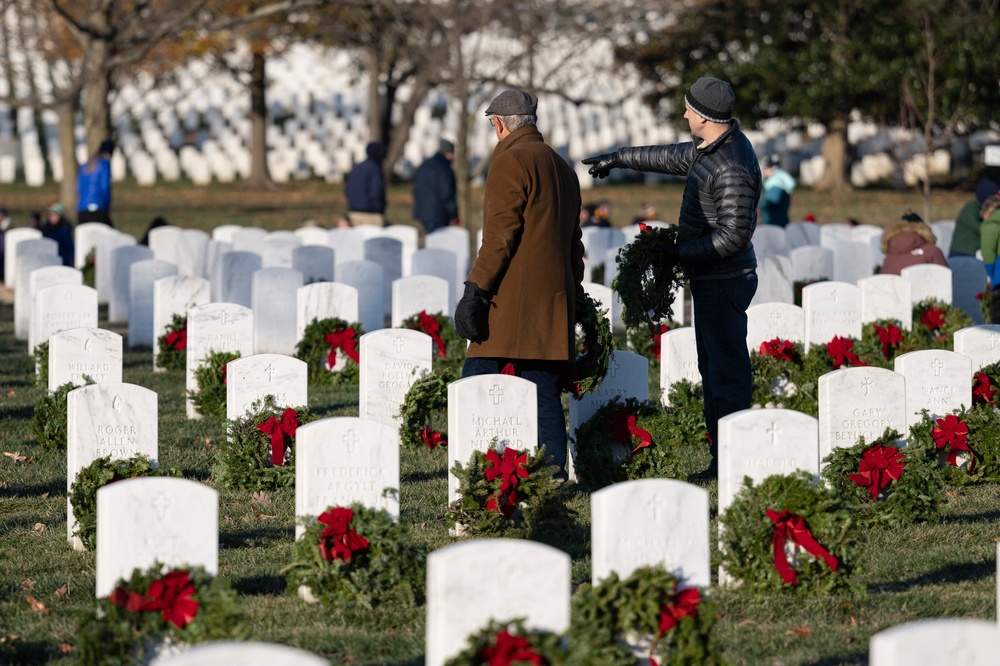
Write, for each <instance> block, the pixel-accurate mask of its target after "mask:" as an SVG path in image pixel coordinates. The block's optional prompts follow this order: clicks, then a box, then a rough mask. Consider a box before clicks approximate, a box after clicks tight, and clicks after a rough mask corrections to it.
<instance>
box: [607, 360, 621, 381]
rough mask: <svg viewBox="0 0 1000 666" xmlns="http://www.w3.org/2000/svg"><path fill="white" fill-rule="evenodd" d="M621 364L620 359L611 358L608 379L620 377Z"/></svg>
mask: <svg viewBox="0 0 1000 666" xmlns="http://www.w3.org/2000/svg"><path fill="white" fill-rule="evenodd" d="M621 367H622V366H621V364H620V363H619V362H618V359H616V358H614V357H613V356H612V357H611V361H610V362H609V363H608V377H611V378H614V377H617V376H618V369H619V368H621Z"/></svg>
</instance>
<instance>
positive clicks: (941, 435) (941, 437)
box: [931, 414, 976, 472]
mask: <svg viewBox="0 0 1000 666" xmlns="http://www.w3.org/2000/svg"><path fill="white" fill-rule="evenodd" d="M931 436H932V437H934V443H935V444H936V445H937V447H938V448H939V449H940V448H943V447H944V446H946V445H947V446H948V464H949V465H953V466H955V467H958V454H959V452H960V451H966V452H968V454H969V461H970V463H969V471H970V472H971V471H972V469H973V467H974V466H975V464H976V461H975V457H974V455H973V453H972V449H970V448H969V426H968V425H967V424H966V423H965V421H959V420H958V417H957V416H955V415H954V414H949V415H948V416H946V417H944V418H943V419H938V420H937V421H935V422H934V429H933V430H932V431H931Z"/></svg>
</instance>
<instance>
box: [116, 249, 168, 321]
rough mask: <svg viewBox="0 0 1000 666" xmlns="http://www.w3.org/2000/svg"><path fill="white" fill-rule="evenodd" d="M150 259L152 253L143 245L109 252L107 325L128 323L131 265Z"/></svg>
mask: <svg viewBox="0 0 1000 666" xmlns="http://www.w3.org/2000/svg"><path fill="white" fill-rule="evenodd" d="M152 258H153V251H152V250H150V249H149V248H148V247H146V246H145V245H125V246H122V247H116V248H115V249H114V250H112V251H111V257H110V262H111V290H110V292H109V293H108V322H109V323H112V324H124V323H127V322H128V320H129V297H130V294H131V290H132V264H134V263H137V262H140V261H144V260H147V259H152ZM160 277H164V276H162V275H161V276H160Z"/></svg>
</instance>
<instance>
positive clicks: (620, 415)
mask: <svg viewBox="0 0 1000 666" xmlns="http://www.w3.org/2000/svg"><path fill="white" fill-rule="evenodd" d="M604 430H605V431H606V432H610V433H611V436H612V437H613V438H614V439H615V441H616V442H621V443H622V444H628V443H629V442H631V440H632V438H633V437H635V438H637V439H638V440H639V445H638V446H637V447H635V448H634V449H632V453H631V454H630V455H633V456H634V455H635V454H636V453H638V452H639V450H641V449H644V448H646V447H647V446H650V445H652V443H653V436H652V435H650V434H649V431H648V430H643V429H642V428H640V427H639V426H638V425H636V416H635V414H632V413H631V412H629V409H628V407H619V408H618V411H617V412H615V413H614V416H612V417H611V418H610V419H608V422H607V423H605V424H604Z"/></svg>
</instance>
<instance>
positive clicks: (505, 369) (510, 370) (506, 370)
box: [500, 363, 517, 377]
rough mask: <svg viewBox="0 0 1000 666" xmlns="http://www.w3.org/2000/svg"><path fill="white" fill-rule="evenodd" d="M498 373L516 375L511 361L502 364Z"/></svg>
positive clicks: (515, 369)
mask: <svg viewBox="0 0 1000 666" xmlns="http://www.w3.org/2000/svg"><path fill="white" fill-rule="evenodd" d="M500 374H501V375H510V376H511V377H514V376H516V375H517V368H515V367H514V364H513V363H508V364H507V365H505V366H503V369H502V370H500Z"/></svg>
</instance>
